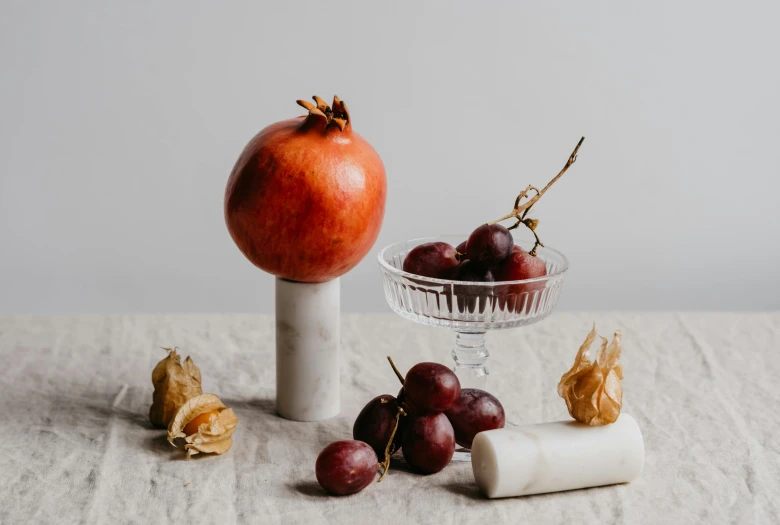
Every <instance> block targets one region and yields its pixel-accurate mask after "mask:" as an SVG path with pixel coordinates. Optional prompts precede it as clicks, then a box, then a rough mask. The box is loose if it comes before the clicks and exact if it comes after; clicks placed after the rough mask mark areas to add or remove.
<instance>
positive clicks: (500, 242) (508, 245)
mask: <svg viewBox="0 0 780 525" xmlns="http://www.w3.org/2000/svg"><path fill="white" fill-rule="evenodd" d="M514 244H515V241H514V239H513V238H512V234H511V233H510V232H509V230H507V229H506V228H504V227H503V226H501V225H500V224H483V225H482V226H480V227H478V228H477V229H476V230H474V231H473V232H471V235H469V240H468V241H466V255H467V256H468V258H469V260H471V261H472V262H475V263H477V264H479V265H482V266H492V265H495V264H498V263H500V262H501V261H503V260H504V259H506V258H507V257H508V256H509V254H510V253H512V247H513V246H514Z"/></svg>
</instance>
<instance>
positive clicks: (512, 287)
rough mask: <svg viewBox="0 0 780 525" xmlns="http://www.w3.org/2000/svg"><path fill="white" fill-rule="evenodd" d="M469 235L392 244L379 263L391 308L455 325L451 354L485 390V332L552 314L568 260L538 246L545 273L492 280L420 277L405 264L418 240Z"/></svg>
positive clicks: (455, 240)
mask: <svg viewBox="0 0 780 525" xmlns="http://www.w3.org/2000/svg"><path fill="white" fill-rule="evenodd" d="M467 238H468V235H459V236H456V235H443V236H440V237H426V238H422V239H414V240H411V241H403V242H398V243H395V244H391V245H390V246H387V247H386V248H384V249H383V250H382V251H380V252H379V266H380V269H381V272H382V278H383V281H384V289H385V298H386V299H387V304H389V305H390V308H392V310H393V311H394V312H396V313H397V314H398V315H400V316H402V317H405V318H406V319H410V320H412V321H416V322H418V323H422V324H427V325H432V326H441V327H445V328H451V329H453V330H455V332H456V337H455V347H454V348H453V350H452V358H453V359H454V360H455V367H454V371H455V373H456V374H457V376H458V379H460V383H461V386H462V387H464V388H480V389H482V390H487V383H488V381H487V380H488V369H487V367H486V362H487V359H488V357H489V355H490V354H489V352H488V350H487V348H486V347H485V333H486V332H487V331H488V330H495V329H499V328H515V327H518V326H525V325H529V324H532V323H536V322H538V321H541V320H542V319H544V318H546V317H547V316H549V315H550V314H551V313H552V311H553V309H554V308H555V305H556V304H557V302H558V297H559V296H560V294H561V286H562V285H563V279H564V277H565V275H566V270H567V269H568V267H569V262H568V260H567V259H566V257H565V256H564V255H563V254H562V253H560V252H559V251H556V250H554V249H552V248H542V247H539V248H538V249H537V256H538V257H540V258H541V259H542V260H543V261H544V263H545V265H546V266H547V275H545V276H544V277H537V278H534V279H525V280H522V281H504V282H492V283H483V282H463V281H452V280H448V279H434V278H430V277H421V276H419V275H415V274H411V273H408V272H405V271H403V269H402V268H403V262H404V258H405V257H406V254H407V253H409V251H410V250H412V249H413V248H415V247H416V246H419V245H420V244H424V243H427V242H437V241H441V242H446V243H449V244H451V245H452V246H457V245H458V244H459V243H460V242H462V241H463V240H464V239H467ZM515 244H516V245H519V246H520V248H522V249H524V250H525V251H529V250H530V249H531V248H533V244H534V243H533V241H518V240H515Z"/></svg>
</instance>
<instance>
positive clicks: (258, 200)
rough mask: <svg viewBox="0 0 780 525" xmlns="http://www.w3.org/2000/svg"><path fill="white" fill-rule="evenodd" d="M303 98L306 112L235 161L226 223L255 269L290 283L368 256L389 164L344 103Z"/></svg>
mask: <svg viewBox="0 0 780 525" xmlns="http://www.w3.org/2000/svg"><path fill="white" fill-rule="evenodd" d="M314 101H315V102H316V105H314V104H312V103H311V102H306V101H303V100H299V101H298V104H300V105H301V106H303V107H304V108H306V109H307V110H309V114H308V115H305V116H303V117H298V118H294V119H290V120H284V121H282V122H277V123H276V124H271V125H270V126H268V127H267V128H265V129H263V130H262V131H260V133H258V134H257V135H255V137H254V138H253V139H252V140H251V141H250V142H249V144H247V146H246V147H245V148H244V151H243V152H242V153H241V156H240V157H239V158H238V161H237V162H236V165H235V167H234V168H233V171H232V173H231V174H230V178H229V179H228V183H227V189H226V190H225V222H226V223H227V227H228V230H229V231H230V235H231V236H232V237H233V241H235V243H236V245H237V246H238V248H239V249H240V250H241V252H242V253H243V254H244V255H245V256H246V257H247V258H248V259H249V260H250V261H252V263H253V264H255V265H256V266H257V267H259V268H261V269H263V270H265V271H266V272H268V273H271V274H273V275H276V276H277V277H281V278H284V279H289V280H292V281H301V282H309V283H319V282H325V281H329V280H331V279H334V278H336V277H338V276H340V275H343V274H345V273H346V272H348V271H349V270H351V269H352V268H354V267H355V265H357V263H358V262H360V260H361V259H362V258H363V257H364V256H365V255H366V253H368V251H369V250H370V249H371V246H373V244H374V242H375V241H376V238H377V236H378V235H379V229H380V227H381V226H382V218H383V217H384V212H385V198H386V195H387V181H386V179H385V168H384V166H383V164H382V160H381V159H380V158H379V155H378V154H377V152H376V151H374V149H373V148H372V147H371V145H370V144H369V143H368V142H367V141H366V140H365V139H364V138H363V137H361V136H360V135H358V134H357V133H355V132H354V131H353V130H352V121H351V120H350V116H349V112H348V111H347V106H346V105H345V104H344V102H342V101H341V100H339V98H338V97H334V98H333V107H332V108H331V107H330V106H328V105H327V103H325V101H324V100H322V99H321V98H319V97H316V96H315V97H314Z"/></svg>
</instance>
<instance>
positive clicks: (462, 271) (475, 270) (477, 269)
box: [452, 259, 494, 293]
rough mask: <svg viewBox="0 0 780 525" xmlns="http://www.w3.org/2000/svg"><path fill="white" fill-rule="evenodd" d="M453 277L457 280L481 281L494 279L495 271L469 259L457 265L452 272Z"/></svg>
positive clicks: (486, 281)
mask: <svg viewBox="0 0 780 525" xmlns="http://www.w3.org/2000/svg"><path fill="white" fill-rule="evenodd" d="M452 278H453V279H454V280H456V281H476V282H480V283H490V282H493V281H494V277H493V272H491V271H490V269H489V268H486V267H483V266H480V265H478V264H476V263H474V262H473V261H470V260H468V259H466V260H465V261H463V262H461V263H460V264H458V266H456V267H455V269H454V270H453V272H452ZM455 293H457V292H455Z"/></svg>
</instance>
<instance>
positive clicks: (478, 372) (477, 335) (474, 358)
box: [452, 332, 490, 390]
mask: <svg viewBox="0 0 780 525" xmlns="http://www.w3.org/2000/svg"><path fill="white" fill-rule="evenodd" d="M489 356H490V353H489V352H488V350H487V348H486V347H485V332H458V333H457V336H456V337H455V348H453V349H452V358H453V359H454V360H455V368H454V371H455V375H457V376H458V379H459V380H460V386H461V387H462V388H479V389H481V390H487V388H486V387H487V383H488V371H487V368H486V367H485V363H486V362H487V359H488V357H489Z"/></svg>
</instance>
